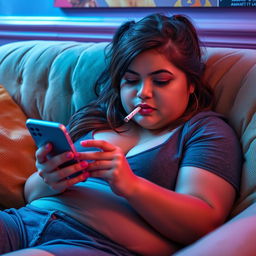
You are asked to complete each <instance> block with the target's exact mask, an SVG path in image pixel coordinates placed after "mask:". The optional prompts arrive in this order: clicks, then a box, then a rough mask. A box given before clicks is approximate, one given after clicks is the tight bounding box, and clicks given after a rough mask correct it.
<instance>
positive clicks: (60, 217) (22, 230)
mask: <svg viewBox="0 0 256 256" xmlns="http://www.w3.org/2000/svg"><path fill="white" fill-rule="evenodd" d="M24 248H36V249H42V250H45V251H48V252H50V253H52V254H53V255H56V256H70V255H75V256H80V255H81V256H82V255H90V256H110V255H117V256H134V255H136V254H134V253H132V252H130V251H128V250H126V249H125V248H123V247H122V246H120V245H118V244H117V243H115V242H113V241H111V240H110V239H108V238H107V237H105V236H103V235H101V234H100V233H98V232H97V231H95V230H93V229H91V228H89V227H87V226H85V225H83V224H81V223H80V222H78V221H76V220H75V219H73V218H71V217H69V216H67V215H66V214H64V213H63V212H60V211H48V210H44V209H40V208H37V207H35V206H31V205H27V206H26V207H23V208H20V209H18V210H17V209H8V210H5V211H1V212H0V254H3V253H7V252H11V251H15V250H20V249H24Z"/></svg>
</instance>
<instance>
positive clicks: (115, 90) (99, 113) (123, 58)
mask: <svg viewBox="0 0 256 256" xmlns="http://www.w3.org/2000/svg"><path fill="white" fill-rule="evenodd" d="M150 49H156V50H157V51H159V53H162V54H164V55H165V56H166V58H167V59H169V60H170V62H171V63H172V64H174V65H175V66H176V67H177V68H179V69H180V70H182V71H183V72H184V73H185V74H186V77H187V81H188V84H191V83H192V84H193V85H194V87H195V90H194V93H193V94H191V96H190V99H189V104H188V107H187V109H186V111H185V113H184V114H183V115H182V116H181V117H180V119H179V123H180V122H184V121H186V120H188V119H189V118H191V117H192V116H193V115H195V114H196V113H198V112H200V111H202V110H209V109H210V108H211V107H212V104H213V94H212V91H211V89H210V88H209V87H208V86H206V85H205V84H204V83H203V82H202V73H203V68H204V65H203V63H202V60H201V49H200V43H199V39H198V36H197V32H196V29H195V27H194V26H193V24H192V23H191V22H190V20H189V19H188V18H187V17H185V16H183V15H173V16H171V17H167V16H165V15H161V14H153V15H149V16H147V17H145V18H143V19H141V20H140V21H138V22H134V21H129V22H126V23H124V24H123V25H121V26H120V27H119V29H118V30H117V31H116V33H115V35H114V37H113V40H112V42H111V44H110V45H109V46H108V49H107V50H108V52H107V58H108V61H109V62H108V63H109V64H108V66H107V68H106V70H105V71H104V72H103V74H102V76H101V77H100V79H99V80H98V82H97V84H96V85H95V90H96V91H97V90H98V91H100V93H99V95H98V98H97V99H96V100H95V101H93V102H91V103H90V104H89V105H88V106H85V107H84V108H82V109H80V110H79V111H78V112H77V113H75V114H74V115H73V116H72V118H71V120H70V124H69V127H70V134H71V137H72V139H73V140H77V139H78V138H79V137H81V136H82V135H84V134H85V133H87V132H89V131H91V130H101V129H114V130H116V129H117V128H118V127H120V126H121V125H122V124H124V121H123V119H124V117H125V116H126V115H127V113H126V112H125V111H124V109H123V107H122V104H121V100H120V82H121V79H122V77H123V75H124V74H125V72H126V70H127V68H128V66H129V65H130V63H131V62H132V61H133V60H134V58H135V57H136V56H137V55H138V54H140V53H142V52H144V51H146V50H150Z"/></svg>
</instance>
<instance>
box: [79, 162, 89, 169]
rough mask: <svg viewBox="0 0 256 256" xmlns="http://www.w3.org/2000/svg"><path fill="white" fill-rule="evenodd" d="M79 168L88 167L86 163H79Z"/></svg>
mask: <svg viewBox="0 0 256 256" xmlns="http://www.w3.org/2000/svg"><path fill="white" fill-rule="evenodd" d="M80 166H81V167H82V168H85V167H87V166H88V163H87V162H86V161H81V162H80Z"/></svg>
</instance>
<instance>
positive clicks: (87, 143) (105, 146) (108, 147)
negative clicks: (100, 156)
mask: <svg viewBox="0 0 256 256" xmlns="http://www.w3.org/2000/svg"><path fill="white" fill-rule="evenodd" d="M80 144H81V146H83V147H92V148H100V149H102V150H103V151H114V150H116V149H117V147H116V146H114V145H112V144H110V143H109V142H107V141H105V140H83V141H81V142H80Z"/></svg>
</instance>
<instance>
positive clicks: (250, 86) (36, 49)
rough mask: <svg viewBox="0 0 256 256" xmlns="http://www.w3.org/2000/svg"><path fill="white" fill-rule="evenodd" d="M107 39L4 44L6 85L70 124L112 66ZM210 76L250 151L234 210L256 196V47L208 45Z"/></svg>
mask: <svg viewBox="0 0 256 256" xmlns="http://www.w3.org/2000/svg"><path fill="white" fill-rule="evenodd" d="M106 45H107V43H79V42H53V41H25V42H17V43H11V44H7V45H3V46H1V47H0V84H1V83H2V84H4V85H5V87H6V89H7V90H8V91H9V92H10V94H11V96H12V97H13V99H14V100H15V101H16V102H17V103H18V104H19V105H20V106H21V107H22V109H23V110H24V112H25V114H26V115H27V116H28V117H34V118H42V119H46V120H53V121H58V122H62V123H64V124H66V123H67V121H68V119H69V117H70V115H71V114H72V113H74V112H75V111H76V110H77V109H79V108H80V107H82V106H83V105H84V104H87V103H88V102H89V101H90V100H91V99H93V98H95V97H96V94H95V93H94V92H93V91H92V86H93V84H94V83H95V81H96V80H97V78H98V77H99V75H100V74H101V72H102V70H103V69H104V67H105V65H106V59H105V47H106ZM204 60H205V62H206V69H205V73H204V79H205V80H206V81H207V82H208V83H209V84H210V85H211V86H212V87H213V88H214V90H215V95H216V111H217V112H220V113H222V114H224V115H225V116H226V117H227V119H228V120H229V122H230V124H231V125H232V126H233V127H234V129H235V130H236V132H237V134H238V136H239V138H240V140H241V145H242V147H243V151H244V158H245V162H244V166H243V175H242V182H241V195H240V197H239V199H238V200H237V203H236V205H235V206H234V209H233V213H232V216H233V215H236V214H238V213H239V212H241V211H242V210H243V209H245V208H246V207H248V206H249V205H250V204H252V203H253V202H255V201H256V163H255V152H256V140H255V138H256V129H255V128H256V127H255V126H256V120H255V118H256V117H255V110H256V84H255V83H256V51H255V50H249V49H232V48H210V47H208V48H206V49H205V50H204Z"/></svg>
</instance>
